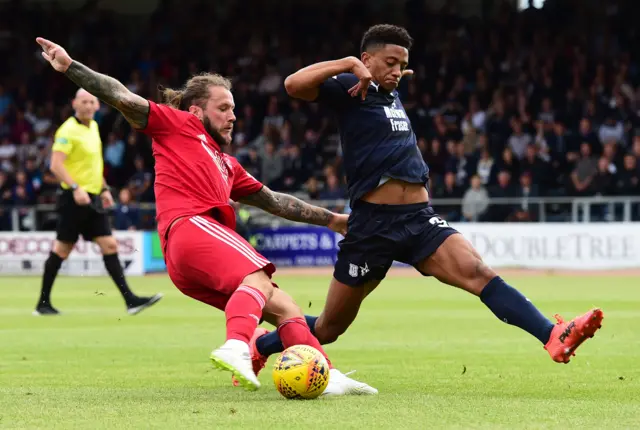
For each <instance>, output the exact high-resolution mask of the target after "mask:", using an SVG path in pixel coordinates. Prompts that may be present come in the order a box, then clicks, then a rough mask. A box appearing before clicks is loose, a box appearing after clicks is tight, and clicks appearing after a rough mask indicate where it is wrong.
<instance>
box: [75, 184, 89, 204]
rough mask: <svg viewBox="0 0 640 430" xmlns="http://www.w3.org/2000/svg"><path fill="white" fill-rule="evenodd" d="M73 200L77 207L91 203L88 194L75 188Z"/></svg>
mask: <svg viewBox="0 0 640 430" xmlns="http://www.w3.org/2000/svg"><path fill="white" fill-rule="evenodd" d="M73 200H75V201H76V204H77V205H78V206H87V205H88V204H90V203H91V197H89V194H88V193H87V192H86V191H85V190H83V189H82V188H76V190H75V191H74V192H73Z"/></svg>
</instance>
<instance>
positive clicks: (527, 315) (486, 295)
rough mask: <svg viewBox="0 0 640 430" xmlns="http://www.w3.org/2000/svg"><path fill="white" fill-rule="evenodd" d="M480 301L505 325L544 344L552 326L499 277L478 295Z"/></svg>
mask: <svg viewBox="0 0 640 430" xmlns="http://www.w3.org/2000/svg"><path fill="white" fill-rule="evenodd" d="M480 300H482V303H484V304H485V305H487V307H488V308H489V309H491V312H493V313H494V314H495V316H497V317H498V318H499V319H501V320H502V321H504V322H506V323H507V324H511V325H514V326H516V327H520V328H521V329H523V330H525V331H527V332H529V333H530V334H532V335H533V336H535V337H537V338H538V340H540V342H542V343H543V344H546V343H547V341H548V340H549V337H550V336H551V330H552V329H553V326H554V324H553V323H552V322H551V321H549V320H548V319H547V318H546V317H545V316H544V315H542V314H541V313H540V311H539V310H538V309H537V308H536V307H535V306H534V305H533V303H531V302H530V301H529V299H527V298H526V297H525V296H523V295H522V294H521V293H520V292H519V291H518V290H516V289H515V288H513V287H510V286H509V285H507V283H506V282H504V281H503V280H502V278H501V277H499V276H496V277H495V278H493V279H492V280H491V281H489V283H488V284H487V286H486V287H484V290H482V292H481V293H480Z"/></svg>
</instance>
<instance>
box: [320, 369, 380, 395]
mask: <svg viewBox="0 0 640 430" xmlns="http://www.w3.org/2000/svg"><path fill="white" fill-rule="evenodd" d="M352 373H353V372H349V373H347V374H346V375H345V374H344V373H342V372H341V371H339V370H338V369H331V370H330V371H329V384H328V385H327V388H326V389H325V390H324V392H323V393H322V396H367V395H372V394H378V390H376V389H375V388H373V387H371V386H369V385H367V384H365V383H364V382H358V381H356V380H355V379H351V378H349V377H348V376H347V375H350V374H352Z"/></svg>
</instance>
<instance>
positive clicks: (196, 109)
mask: <svg viewBox="0 0 640 430" xmlns="http://www.w3.org/2000/svg"><path fill="white" fill-rule="evenodd" d="M189 113H190V114H192V115H195V116H196V117H198V119H199V120H200V121H202V119H203V118H204V111H203V110H202V108H201V107H200V106H196V105H191V106H189Z"/></svg>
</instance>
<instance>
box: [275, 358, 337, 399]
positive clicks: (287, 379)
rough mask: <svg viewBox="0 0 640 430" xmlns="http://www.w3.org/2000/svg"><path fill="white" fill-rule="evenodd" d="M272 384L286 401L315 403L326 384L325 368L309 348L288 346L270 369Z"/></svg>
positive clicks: (327, 376)
mask: <svg viewBox="0 0 640 430" xmlns="http://www.w3.org/2000/svg"><path fill="white" fill-rule="evenodd" d="M273 383H274V384H275V385H276V389H277V390H278V391H279V392H280V394H282V395H283V396H284V397H286V398H287V399H315V398H316V397H318V396H319V395H320V394H322V393H323V392H324V390H325V388H327V384H329V364H328V363H327V360H326V359H325V358H324V356H323V355H322V353H321V352H320V351H318V350H317V349H315V348H313V347H311V346H308V345H294V346H290V347H289V348H287V349H285V350H284V351H283V352H282V354H280V355H279V356H278V359H277V360H276V362H275V364H274V366H273Z"/></svg>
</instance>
